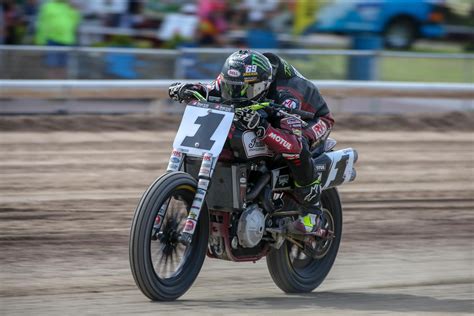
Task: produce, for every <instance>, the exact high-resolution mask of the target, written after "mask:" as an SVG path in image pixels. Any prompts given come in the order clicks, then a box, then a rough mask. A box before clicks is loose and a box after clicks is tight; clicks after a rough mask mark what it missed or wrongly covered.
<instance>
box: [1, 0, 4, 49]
mask: <svg viewBox="0 0 474 316" xmlns="http://www.w3.org/2000/svg"><path fill="white" fill-rule="evenodd" d="M4 37H5V21H4V17H3V5H0V45H3V43H4Z"/></svg>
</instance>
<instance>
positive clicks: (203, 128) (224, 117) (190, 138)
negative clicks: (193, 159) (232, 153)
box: [173, 105, 234, 157]
mask: <svg viewBox="0 0 474 316" xmlns="http://www.w3.org/2000/svg"><path fill="white" fill-rule="evenodd" d="M233 118H234V113H233V112H226V111H220V110H216V109H209V108H207V109H206V108H202V107H196V106H192V105H188V106H187V107H186V110H185V111H184V114H183V118H182V120H181V125H180V126H179V129H178V133H177V134H176V137H175V139H174V143H173V147H174V148H176V149H178V150H179V151H181V152H183V153H186V154H188V155H192V156H198V157H200V156H202V155H203V154H204V153H206V152H208V153H211V154H212V155H213V156H215V157H216V156H219V154H220V153H221V151H222V148H223V147H224V143H225V141H226V139H227V135H228V134H229V130H230V127H231V125H232V120H233Z"/></svg>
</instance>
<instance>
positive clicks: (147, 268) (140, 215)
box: [129, 172, 209, 301]
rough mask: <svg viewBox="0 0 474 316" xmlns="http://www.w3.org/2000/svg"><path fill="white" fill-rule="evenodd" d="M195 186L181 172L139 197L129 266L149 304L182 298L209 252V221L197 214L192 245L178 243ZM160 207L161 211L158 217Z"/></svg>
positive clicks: (203, 211)
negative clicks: (207, 251)
mask: <svg viewBox="0 0 474 316" xmlns="http://www.w3.org/2000/svg"><path fill="white" fill-rule="evenodd" d="M196 188H197V183H196V180H195V179H194V178H193V177H191V176H190V175H189V174H187V173H184V172H171V173H167V174H164V175H163V176H161V177H160V178H158V179H157V180H156V181H155V182H154V183H153V184H152V185H151V186H150V187H149V188H148V190H147V191H146V192H145V193H144V194H143V197H142V199H141V200H140V203H139V205H138V207H137V209H136V211H135V215H134V219H133V222H132V227H131V232H130V242H129V260H130V268H131V270H132V275H133V278H134V279H135V283H136V284H137V286H138V288H139V289H140V290H141V291H142V292H143V294H145V296H147V297H148V298H150V299H151V300H153V301H172V300H176V299H177V298H178V297H180V296H182V295H183V294H184V293H185V292H186V291H187V290H188V289H189V288H190V287H191V285H192V284H193V282H194V281H195V279H196V278H197V275H198V274H199V272H200V270H201V267H202V264H203V262H204V258H205V255H206V250H207V242H208V237H209V215H208V210H207V207H206V205H205V203H204V204H203V207H202V209H201V213H200V215H199V220H198V222H197V225H196V230H195V232H194V234H193V240H192V242H191V244H190V245H188V246H185V245H183V244H181V243H180V242H179V240H178V237H179V233H180V232H181V231H182V230H183V227H184V224H185V222H186V218H187V215H188V213H189V209H190V208H191V204H192V202H193V199H194V195H195V193H196ZM163 205H164V208H163V210H165V209H166V211H164V212H163V211H162V212H160V213H159V211H160V209H162V206H163Z"/></svg>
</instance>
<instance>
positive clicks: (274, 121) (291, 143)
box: [206, 53, 334, 186]
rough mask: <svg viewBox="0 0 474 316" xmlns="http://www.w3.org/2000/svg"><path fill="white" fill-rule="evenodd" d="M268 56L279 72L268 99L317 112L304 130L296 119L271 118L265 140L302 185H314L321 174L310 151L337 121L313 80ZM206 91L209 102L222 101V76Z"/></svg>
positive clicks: (272, 56)
mask: <svg viewBox="0 0 474 316" xmlns="http://www.w3.org/2000/svg"><path fill="white" fill-rule="evenodd" d="M264 55H265V56H266V57H267V58H268V59H269V60H270V62H271V63H272V66H273V67H274V69H275V70H276V71H274V76H275V79H274V81H273V83H272V84H271V86H270V89H269V92H268V94H267V99H270V100H272V101H273V102H274V103H277V104H282V105H284V106H286V107H288V108H293V109H300V110H304V111H307V112H311V113H314V117H313V118H312V119H310V120H305V121H306V123H307V125H306V126H305V127H303V128H302V129H301V122H298V121H297V120H294V119H292V118H276V117H270V118H268V121H269V123H270V124H269V125H268V127H267V128H266V130H265V134H264V135H263V137H262V140H263V142H264V143H265V144H266V145H267V146H268V147H269V148H270V149H271V150H272V151H274V152H276V153H281V154H282V156H283V157H284V158H285V160H286V161H287V163H288V166H289V167H290V170H291V172H292V174H293V178H294V179H295V181H296V183H297V184H298V185H300V186H305V185H308V184H311V183H312V182H314V180H315V179H316V178H317V177H318V174H317V172H316V171H315V169H314V167H313V160H312V159H311V153H310V148H311V147H312V146H314V145H316V144H318V143H319V142H320V141H322V140H325V139H326V138H327V137H328V135H329V133H330V131H331V128H332V127H333V125H334V119H333V117H332V115H331V113H330V111H329V108H328V106H327V104H326V101H324V99H323V97H322V96H321V94H320V93H319V90H318V88H316V86H315V85H314V84H313V83H312V82H311V81H309V80H308V79H306V78H304V77H303V76H302V75H301V74H300V73H299V72H298V71H297V70H296V69H295V68H294V67H293V66H291V65H290V64H288V62H287V61H285V60H284V59H282V58H280V57H278V56H277V55H275V54H272V53H264ZM206 92H207V93H206V94H207V96H208V99H209V101H212V102H219V101H221V93H220V76H219V77H217V79H216V80H215V81H214V82H212V83H211V84H210V85H208V86H207V91H206Z"/></svg>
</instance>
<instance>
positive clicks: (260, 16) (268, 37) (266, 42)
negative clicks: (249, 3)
mask: <svg viewBox="0 0 474 316" xmlns="http://www.w3.org/2000/svg"><path fill="white" fill-rule="evenodd" d="M249 19H250V22H251V24H250V28H249V29H248V30H247V36H246V42H247V46H248V47H249V48H252V49H261V48H267V49H272V48H278V39H277V36H276V34H275V33H274V32H273V31H272V30H271V29H270V28H269V27H268V25H267V23H266V19H265V16H264V13H263V12H262V11H255V12H251V14H250V15H249Z"/></svg>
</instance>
